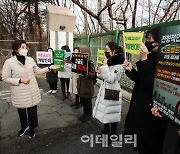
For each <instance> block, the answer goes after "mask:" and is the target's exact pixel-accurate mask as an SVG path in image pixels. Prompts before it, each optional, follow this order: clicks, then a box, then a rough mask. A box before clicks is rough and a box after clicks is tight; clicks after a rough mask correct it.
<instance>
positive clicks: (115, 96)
mask: <svg viewBox="0 0 180 154" xmlns="http://www.w3.org/2000/svg"><path fill="white" fill-rule="evenodd" d="M106 52H108V53H110V57H109V58H108V59H107V58H105V59H104V61H103V66H101V67H98V66H97V67H96V72H97V76H98V77H99V78H101V79H102V80H103V83H102V84H101V86H100V88H99V92H98V95H97V99H96V102H95V106H94V109H93V117H94V118H96V119H98V120H99V121H100V122H101V123H103V124H104V130H103V132H102V133H101V134H108V135H116V129H117V122H119V121H120V120H121V105H122V91H121V86H120V84H119V80H120V78H121V75H122V73H123V67H122V64H123V62H124V56H123V55H124V49H123V48H122V47H118V45H117V44H116V43H115V42H108V43H107V44H106ZM106 56H107V57H108V54H107V55H106ZM109 96H112V97H111V98H110V97H109ZM110 126H111V128H110Z"/></svg>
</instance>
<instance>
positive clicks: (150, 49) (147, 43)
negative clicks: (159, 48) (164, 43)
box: [145, 41, 155, 52]
mask: <svg viewBox="0 0 180 154" xmlns="http://www.w3.org/2000/svg"><path fill="white" fill-rule="evenodd" d="M154 42H155V41H154ZM154 42H149V41H146V42H145V46H146V47H147V49H148V51H149V52H151V51H152V49H153V48H154V47H155V46H153V45H152V44H153V43H154Z"/></svg>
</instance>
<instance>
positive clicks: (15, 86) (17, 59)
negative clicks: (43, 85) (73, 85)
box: [2, 40, 57, 138]
mask: <svg viewBox="0 0 180 154" xmlns="http://www.w3.org/2000/svg"><path fill="white" fill-rule="evenodd" d="M12 50H13V52H12V55H13V56H12V57H11V58H9V59H7V60H6V61H5V63H4V65H3V70H2V80H3V81H5V82H7V83H9V84H11V98H12V104H13V106H15V107H16V108H17V110H18V113H19V118H20V122H21V130H20V131H19V132H18V136H23V135H24V133H25V132H26V131H27V130H28V129H29V138H33V137H34V136H35V132H34V129H35V127H37V126H38V119H37V104H38V103H39V102H40V101H41V96H40V92H39V88H38V84H37V81H36V78H35V75H34V73H38V74H42V73H46V72H48V71H50V70H51V69H56V68H57V67H56V66H54V65H51V66H50V67H49V68H48V67H46V68H44V69H40V68H39V67H38V66H37V65H36V63H35V61H34V60H33V59H32V58H31V57H28V56H27V53H28V50H27V46H26V42H25V41H24V40H17V41H14V42H13V44H12Z"/></svg>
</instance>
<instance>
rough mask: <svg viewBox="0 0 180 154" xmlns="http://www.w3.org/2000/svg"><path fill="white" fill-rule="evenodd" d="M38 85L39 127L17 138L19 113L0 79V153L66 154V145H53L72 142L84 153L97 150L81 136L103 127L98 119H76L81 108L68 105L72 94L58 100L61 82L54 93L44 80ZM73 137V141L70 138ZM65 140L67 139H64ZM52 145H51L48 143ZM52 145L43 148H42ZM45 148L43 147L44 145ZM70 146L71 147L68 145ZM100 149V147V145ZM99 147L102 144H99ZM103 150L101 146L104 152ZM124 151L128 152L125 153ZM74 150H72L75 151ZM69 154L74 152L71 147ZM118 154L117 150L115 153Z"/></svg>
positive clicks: (121, 127) (96, 91)
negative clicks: (85, 143) (39, 92)
mask: <svg viewBox="0 0 180 154" xmlns="http://www.w3.org/2000/svg"><path fill="white" fill-rule="evenodd" d="M38 84H39V88H40V91H41V94H42V101H41V102H40V104H39V105H38V121H39V126H38V127H37V129H36V137H35V139H32V141H33V142H31V140H29V138H28V133H26V134H25V135H24V136H23V137H17V132H18V131H19V129H20V121H19V117H18V112H17V109H16V108H15V107H13V106H12V104H11V98H10V86H9V85H8V84H6V83H3V82H0V140H1V142H0V153H3V154H5V153H13V154H15V153H17V154H19V153H34V152H35V151H36V153H44V152H45V151H47V153H49V152H50V151H51V152H50V153H52V152H53V151H54V152H53V153H57V150H59V152H60V153H66V152H65V151H67V150H68V147H63V148H59V149H57V148H55V149H54V147H55V146H58V145H59V146H61V145H62V146H65V145H66V144H67V145H69V144H71V142H74V145H76V146H77V148H75V149H74V150H76V152H78V154H79V151H81V148H80V147H79V146H80V145H81V146H82V147H83V148H84V152H86V153H91V151H92V150H94V152H95V151H96V152H98V150H97V149H96V148H95V149H90V148H89V146H88V145H84V144H83V143H82V142H81V140H80V137H81V136H82V135H83V134H89V133H92V134H98V133H99V131H101V129H102V124H100V123H99V122H98V121H97V120H92V121H91V122H88V123H81V122H80V121H78V118H79V116H80V115H81V114H82V108H80V109H74V108H72V107H70V105H71V104H72V103H73V102H74V101H75V98H74V95H73V94H71V96H72V99H71V100H69V99H66V100H65V101H62V100H61V92H60V84H59V83H58V92H57V93H56V94H55V95H54V94H48V93H47V91H48V90H49V86H48V84H47V83H46V80H45V79H40V78H39V79H38ZM98 90H99V86H95V96H94V97H93V106H94V103H95V100H96V95H97V93H98ZM123 95H124V96H125V97H126V98H125V100H126V101H123V108H122V122H121V123H119V124H118V133H122V132H123V126H124V121H125V117H126V114H127V111H128V106H129V102H127V100H128V99H129V98H130V96H131V95H130V94H129V93H127V92H126V91H123ZM73 138H74V140H73V141H72V139H73ZM59 140H63V141H64V143H62V141H59ZM76 140H77V142H76ZM65 141H66V142H65ZM51 145H52V146H51ZM49 146H51V148H48V149H44V148H45V147H49ZM43 147H44V148H43ZM70 147H71V146H70ZM99 148H100V147H99ZM101 148H102V147H101ZM103 150H104V149H102V151H103ZM129 150H130V148H125V149H121V151H124V152H123V154H125V153H128V154H129ZM118 151H119V150H118V149H112V148H111V149H110V150H108V151H107V153H108V152H110V153H111V152H112V153H114V152H115V153H116V152H118ZM125 151H127V152H125ZM76 152H75V153H76ZM96 152H95V153H96ZM69 153H74V152H73V149H72V147H71V150H70V152H69ZM118 153H119V152H118Z"/></svg>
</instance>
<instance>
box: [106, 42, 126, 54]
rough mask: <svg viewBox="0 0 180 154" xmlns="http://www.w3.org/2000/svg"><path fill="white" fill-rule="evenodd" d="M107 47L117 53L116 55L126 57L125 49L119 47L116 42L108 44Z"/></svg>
mask: <svg viewBox="0 0 180 154" xmlns="http://www.w3.org/2000/svg"><path fill="white" fill-rule="evenodd" d="M106 45H107V46H108V47H109V48H110V50H111V51H115V54H122V55H124V49H123V47H121V46H118V45H117V43H115V42H108V43H106Z"/></svg>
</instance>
